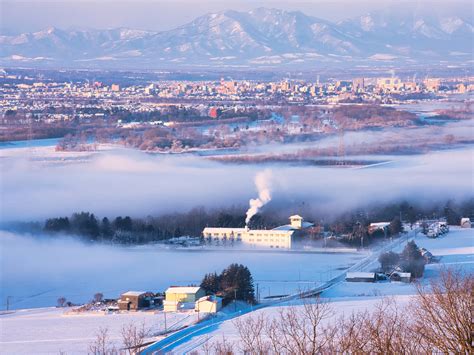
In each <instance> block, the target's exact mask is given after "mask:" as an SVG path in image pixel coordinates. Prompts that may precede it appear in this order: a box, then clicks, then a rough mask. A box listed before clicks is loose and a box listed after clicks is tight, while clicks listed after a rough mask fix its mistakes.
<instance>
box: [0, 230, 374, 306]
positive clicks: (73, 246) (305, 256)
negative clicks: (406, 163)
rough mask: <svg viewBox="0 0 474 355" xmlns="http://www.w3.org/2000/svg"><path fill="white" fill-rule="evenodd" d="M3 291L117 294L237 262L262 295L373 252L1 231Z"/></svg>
mask: <svg viewBox="0 0 474 355" xmlns="http://www.w3.org/2000/svg"><path fill="white" fill-rule="evenodd" d="M0 249H1V253H2V260H1V268H2V272H1V273H0V281H1V285H2V288H1V290H0V297H1V298H0V299H1V300H2V306H1V307H0V309H5V301H6V298H7V297H8V296H9V300H10V306H11V307H12V308H30V307H48V306H55V305H56V301H57V299H58V298H59V297H66V299H67V300H69V301H71V302H74V303H81V302H87V301H89V300H91V299H92V296H93V295H94V294H95V293H97V292H102V293H103V294H104V296H105V297H106V298H117V297H118V296H119V295H120V294H121V293H123V292H125V291H128V290H137V291H153V292H158V291H164V290H165V289H166V288H168V287H169V286H170V285H190V284H199V283H200V281H201V280H202V278H203V277H204V275H205V274H206V273H209V272H221V271H222V270H223V269H224V268H225V267H227V266H228V265H229V264H231V263H241V264H243V265H245V266H247V267H248V268H249V269H250V271H251V272H252V275H253V277H254V281H255V283H256V284H258V289H259V293H260V296H261V298H264V297H268V296H271V295H282V294H289V293H295V292H296V291H298V290H300V289H301V290H307V289H309V288H314V287H315V286H317V285H318V284H319V283H321V282H324V281H327V280H328V279H330V278H331V277H333V276H335V274H336V273H338V272H340V270H341V269H345V268H348V267H349V266H351V265H352V264H354V263H356V262H357V261H358V260H360V259H361V258H363V257H365V256H366V255H367V254H366V253H342V254H334V253H332V254H320V253H319V254H317V253H290V252H285V251H282V252H270V251H260V252H259V251H224V250H221V251H217V250H213V251H205V250H176V249H164V248H163V247H158V246H156V247H154V246H141V247H130V248H125V247H118V246H110V245H96V244H84V243H81V242H78V241H77V240H73V239H66V238H58V239H52V238H40V237H38V236H36V237H28V236H22V235H18V234H12V233H6V232H0Z"/></svg>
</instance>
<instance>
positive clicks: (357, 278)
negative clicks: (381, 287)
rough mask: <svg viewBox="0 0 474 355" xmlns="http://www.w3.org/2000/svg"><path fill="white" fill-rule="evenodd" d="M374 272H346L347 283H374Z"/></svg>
mask: <svg viewBox="0 0 474 355" xmlns="http://www.w3.org/2000/svg"><path fill="white" fill-rule="evenodd" d="M375 279H376V278H375V272H348V273H347V274H346V281H347V282H375Z"/></svg>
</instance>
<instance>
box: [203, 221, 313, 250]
mask: <svg viewBox="0 0 474 355" xmlns="http://www.w3.org/2000/svg"><path fill="white" fill-rule="evenodd" d="M311 226H313V224H312V223H308V222H305V221H304V220H303V217H301V216H298V215H294V216H291V217H290V224H285V225H283V226H279V227H276V228H274V229H248V228H213V227H206V228H204V230H203V231H202V234H203V237H204V238H206V239H209V238H211V239H212V240H215V241H221V242H222V241H231V242H240V243H242V244H245V245H248V246H255V247H256V246H259V247H260V246H263V247H269V248H280V249H291V248H292V245H293V242H294V237H295V235H296V234H297V233H298V232H299V231H301V230H304V229H306V228H309V227H311Z"/></svg>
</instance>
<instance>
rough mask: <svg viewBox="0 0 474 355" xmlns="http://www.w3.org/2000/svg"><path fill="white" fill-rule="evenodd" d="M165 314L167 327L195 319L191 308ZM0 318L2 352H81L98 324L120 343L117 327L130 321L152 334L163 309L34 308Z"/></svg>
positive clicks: (160, 325) (158, 327)
mask: <svg viewBox="0 0 474 355" xmlns="http://www.w3.org/2000/svg"><path fill="white" fill-rule="evenodd" d="M68 311H69V312H68ZM166 317H167V319H166V322H167V329H168V330H169V329H179V328H180V327H182V326H185V325H189V324H192V323H194V322H196V321H197V314H196V313H194V312H187V313H168V314H167V315H166ZM0 320H1V322H0V349H1V351H0V352H1V353H2V354H58V353H59V351H63V352H65V353H66V354H85V353H87V349H88V346H89V344H90V343H91V342H92V341H93V340H94V339H95V336H96V333H97V331H98V329H99V328H107V329H108V330H109V334H110V340H111V341H112V342H113V344H114V345H115V346H116V347H121V344H122V339H121V329H122V327H123V326H127V325H129V324H132V323H133V324H134V325H135V326H137V327H141V325H142V324H145V328H146V329H149V330H150V331H151V334H152V335H153V334H157V333H159V332H162V331H164V313H163V312H130V313H125V314H104V313H103V312H100V313H99V312H97V313H95V314H94V313H88V314H81V315H77V314H74V315H71V314H70V310H68V309H59V308H38V309H24V310H19V311H16V312H15V313H10V314H2V315H0ZM158 339H159V338H158Z"/></svg>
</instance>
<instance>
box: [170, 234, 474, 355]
mask: <svg viewBox="0 0 474 355" xmlns="http://www.w3.org/2000/svg"><path fill="white" fill-rule="evenodd" d="M415 242H416V243H417V245H418V246H419V247H425V248H427V249H428V250H430V251H431V252H432V253H433V255H435V256H437V257H440V258H441V261H440V263H439V264H430V265H427V266H426V269H425V277H424V278H423V280H422V282H424V283H427V282H429V280H430V279H432V278H436V277H437V275H438V273H439V271H440V270H441V269H442V268H445V267H453V268H455V269H457V270H461V271H463V272H466V273H473V272H474V229H461V228H458V227H451V231H450V232H449V233H448V234H446V235H444V236H441V237H439V238H437V239H429V238H427V237H425V236H424V235H423V234H419V235H418V236H417V237H416V239H415ZM400 248H401V247H400ZM415 294H416V288H415V285H414V284H405V283H401V282H393V283H390V282H380V283H365V282H360V283H349V282H342V283H339V284H337V285H336V286H334V287H332V288H331V289H329V290H327V291H325V292H323V294H322V297H323V299H324V300H326V301H328V302H329V304H330V305H331V308H332V310H333V315H332V317H331V318H330V319H327V320H326V322H331V321H334V320H335V319H337V317H339V316H341V315H349V314H351V313H353V312H359V311H370V310H371V309H373V308H374V305H375V304H376V303H378V302H380V301H381V300H382V298H383V297H386V296H389V297H391V298H392V299H393V300H394V301H395V302H397V304H399V305H400V306H404V305H406V304H408V303H409V302H410V298H411V297H413V295H415ZM298 302H299V301H293V302H291V303H290V304H288V303H287V304H284V305H278V306H273V307H267V308H263V309H260V310H258V311H256V312H254V313H249V314H246V315H243V316H242V317H250V316H252V315H256V314H258V313H264V315H265V317H269V318H272V317H274V316H276V315H277V314H278V312H279V311H280V310H281V308H283V307H288V306H290V305H291V306H296V307H301V305H300V304H299V303H298ZM233 322H234V321H233V320H228V321H224V322H223V323H221V324H219V325H218V326H217V327H216V329H213V330H212V331H209V332H207V333H205V334H199V335H198V336H196V337H193V338H191V339H189V340H188V339H187V340H186V341H183V342H181V343H180V344H179V345H177V346H175V347H174V348H173V349H172V350H173V352H174V353H176V354H183V353H187V352H190V351H192V350H199V349H201V347H202V344H203V343H205V342H207V341H210V342H212V341H214V340H217V341H220V340H222V338H223V336H225V339H226V341H228V342H234V343H238V341H239V335H238V331H237V329H236V327H235V325H234V323H233Z"/></svg>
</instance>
